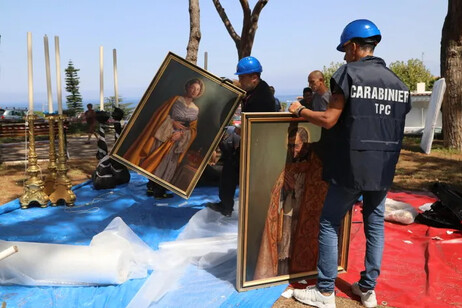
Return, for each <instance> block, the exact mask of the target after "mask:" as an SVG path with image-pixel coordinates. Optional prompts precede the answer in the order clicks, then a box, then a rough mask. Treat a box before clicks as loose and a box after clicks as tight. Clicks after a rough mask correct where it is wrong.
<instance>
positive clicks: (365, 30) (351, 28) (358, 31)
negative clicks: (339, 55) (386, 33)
mask: <svg viewBox="0 0 462 308" xmlns="http://www.w3.org/2000/svg"><path fill="white" fill-rule="evenodd" d="M373 36H378V38H377V41H376V42H377V43H379V42H380V40H381V39H382V35H381V34H380V30H379V28H377V26H376V25H375V24H374V23H373V22H372V21H370V20H367V19H357V20H354V21H352V22H350V23H349V24H348V25H346V27H345V29H343V32H342V35H341V36H340V44H339V45H338V46H337V50H338V51H343V52H344V51H345V48H343V45H345V43H347V42H348V41H349V40H351V39H354V38H368V37H373Z"/></svg>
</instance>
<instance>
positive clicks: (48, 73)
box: [43, 35, 53, 114]
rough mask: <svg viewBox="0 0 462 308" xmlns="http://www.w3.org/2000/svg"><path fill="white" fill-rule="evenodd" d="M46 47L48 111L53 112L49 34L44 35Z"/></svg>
mask: <svg viewBox="0 0 462 308" xmlns="http://www.w3.org/2000/svg"><path fill="white" fill-rule="evenodd" d="M43 45H44V47H45V72H46V75H47V94H48V113H50V114H52V113H53V99H52V94H51V74H50V51H49V49H48V36H46V35H45V36H44V37H43Z"/></svg>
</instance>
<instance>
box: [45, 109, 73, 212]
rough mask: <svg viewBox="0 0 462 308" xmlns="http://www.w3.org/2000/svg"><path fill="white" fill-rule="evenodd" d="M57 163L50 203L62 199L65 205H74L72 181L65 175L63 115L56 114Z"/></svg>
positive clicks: (53, 203)
mask: <svg viewBox="0 0 462 308" xmlns="http://www.w3.org/2000/svg"><path fill="white" fill-rule="evenodd" d="M58 147H59V152H58V165H57V168H56V170H57V178H56V183H55V187H54V192H53V193H52V194H51V195H50V201H51V205H53V206H56V205H57V204H58V201H60V200H63V201H64V202H65V204H66V205H67V206H74V203H75V199H76V196H75V194H74V192H73V191H72V190H71V188H72V182H71V180H70V179H69V178H68V176H67V170H68V167H67V157H66V147H65V138H64V116H63V115H62V114H60V115H59V116H58Z"/></svg>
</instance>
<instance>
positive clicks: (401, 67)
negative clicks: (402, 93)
mask: <svg viewBox="0 0 462 308" xmlns="http://www.w3.org/2000/svg"><path fill="white" fill-rule="evenodd" d="M390 69H391V70H392V71H393V72H394V73H395V74H396V75H397V76H398V77H399V78H400V79H401V80H402V81H403V82H404V83H405V84H406V85H407V86H408V87H409V89H410V90H411V91H415V90H416V89H417V83H418V82H425V89H426V90H428V91H431V89H432V87H433V83H434V82H435V80H437V79H438V78H436V79H435V77H433V76H432V74H431V73H430V71H429V70H428V69H427V68H426V67H425V65H424V64H423V62H422V61H421V60H419V59H409V60H407V63H405V62H404V61H396V62H393V63H391V64H390Z"/></svg>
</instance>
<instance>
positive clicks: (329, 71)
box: [322, 62, 345, 89]
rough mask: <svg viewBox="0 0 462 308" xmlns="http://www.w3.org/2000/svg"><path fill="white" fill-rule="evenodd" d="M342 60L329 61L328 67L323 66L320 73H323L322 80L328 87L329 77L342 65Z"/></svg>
mask: <svg viewBox="0 0 462 308" xmlns="http://www.w3.org/2000/svg"><path fill="white" fill-rule="evenodd" d="M343 64H345V63H343V62H331V63H330V66H329V67H326V66H323V67H322V73H323V74H324V81H325V83H326V86H327V88H328V89H330V78H331V77H332V75H334V73H335V72H336V71H337V70H338V69H339V68H340V66H342V65H343Z"/></svg>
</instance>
